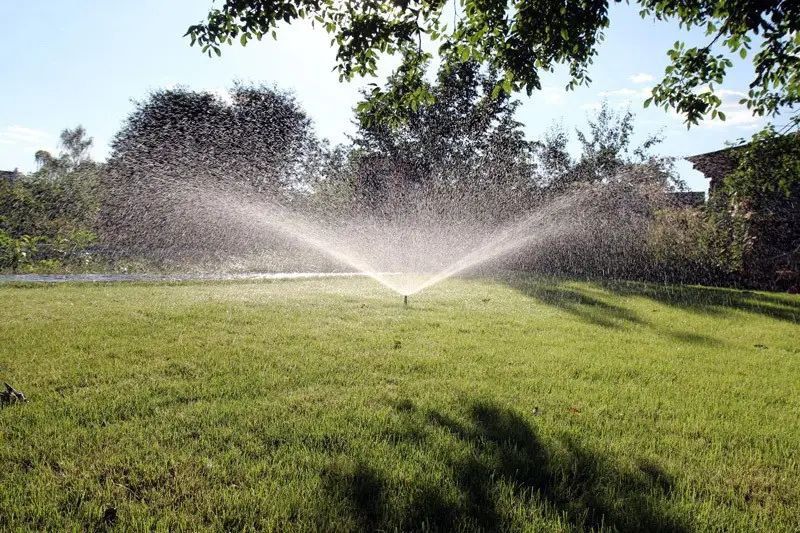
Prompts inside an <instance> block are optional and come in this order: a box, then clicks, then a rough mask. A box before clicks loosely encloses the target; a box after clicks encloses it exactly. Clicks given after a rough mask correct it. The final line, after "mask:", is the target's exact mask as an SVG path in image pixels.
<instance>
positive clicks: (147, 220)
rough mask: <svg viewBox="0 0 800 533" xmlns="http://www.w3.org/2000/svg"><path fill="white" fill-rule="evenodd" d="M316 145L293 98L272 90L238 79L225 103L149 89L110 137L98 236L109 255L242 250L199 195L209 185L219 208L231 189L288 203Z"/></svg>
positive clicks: (203, 94) (191, 93)
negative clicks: (111, 252) (240, 82)
mask: <svg viewBox="0 0 800 533" xmlns="http://www.w3.org/2000/svg"><path fill="white" fill-rule="evenodd" d="M316 143H317V141H316V137H315V135H314V132H313V130H312V128H311V121H310V120H309V118H308V117H307V115H306V114H305V112H304V111H303V110H302V109H301V108H300V106H299V105H298V103H297V102H296V100H295V99H294V97H293V96H292V95H290V94H288V93H285V92H281V91H279V90H276V89H273V88H271V87H266V86H251V85H237V86H234V87H233V88H232V89H231V90H230V91H229V98H227V99H222V98H221V97H219V96H217V95H214V94H212V93H209V92H195V91H190V90H186V89H181V88H178V89H170V90H160V91H156V92H154V93H152V94H151V95H150V96H149V98H148V99H147V100H145V101H143V102H139V103H137V104H136V108H135V110H134V111H133V112H132V113H131V114H130V116H129V117H128V118H127V120H126V121H125V123H124V124H123V126H122V129H121V130H120V131H119V133H117V135H116V136H115V137H114V140H113V142H112V152H111V155H110V157H109V161H108V171H107V172H106V186H107V188H108V197H107V199H106V201H105V203H104V206H103V213H102V221H103V228H104V232H105V237H106V239H107V242H108V244H109V245H110V246H112V247H113V248H114V250H115V251H119V252H131V253H133V254H136V253H137V252H143V253H145V254H150V253H157V254H161V256H164V257H168V256H170V255H171V253H172V252H174V253H175V254H178V253H181V252H184V251H185V252H191V251H192V250H195V249H196V250H198V251H202V252H204V253H205V252H206V251H213V250H215V249H218V250H219V251H220V252H222V251H224V246H225V245H227V244H230V245H231V246H232V247H236V246H239V245H241V246H242V247H246V246H247V244H248V243H247V242H245V241H242V242H238V241H236V239H235V238H234V237H235V236H231V238H230V239H226V236H225V235H224V233H225V231H226V230H227V229H228V228H226V227H224V226H223V225H222V224H220V223H215V221H214V220H212V218H213V217H210V216H208V213H207V211H208V210H209V209H212V206H209V205H205V204H204V203H203V201H202V199H203V198H204V196H203V195H204V194H206V195H208V193H211V192H212V191H213V192H214V194H215V195H216V199H217V202H216V203H217V205H216V206H213V209H218V210H220V211H223V210H224V209H225V199H226V198H229V197H230V195H232V194H234V193H236V194H241V195H242V196H240V197H244V196H246V195H252V196H257V197H259V198H261V199H263V198H269V199H270V200H271V201H275V202H280V203H284V202H291V201H293V199H294V197H296V196H297V195H299V194H300V192H301V191H303V190H304V189H305V188H306V187H307V186H308V184H307V183H306V182H305V181H304V180H305V177H306V175H307V174H306V172H305V168H306V163H307V159H308V158H309V157H310V156H312V155H313V154H314V153H315V150H316V149H317V145H316ZM217 193H219V194H217ZM218 216H222V215H221V214H220V213H218Z"/></svg>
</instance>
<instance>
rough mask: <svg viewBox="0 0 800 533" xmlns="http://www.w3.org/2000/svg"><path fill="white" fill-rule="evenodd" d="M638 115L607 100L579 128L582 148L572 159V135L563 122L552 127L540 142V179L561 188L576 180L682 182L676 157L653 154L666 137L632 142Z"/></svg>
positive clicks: (667, 185)
mask: <svg viewBox="0 0 800 533" xmlns="http://www.w3.org/2000/svg"><path fill="white" fill-rule="evenodd" d="M635 118H636V117H635V115H634V114H633V113H632V112H631V111H630V110H625V111H620V112H615V111H614V110H613V109H612V108H611V107H610V106H609V104H608V102H603V103H602V105H601V106H600V109H599V110H598V111H597V114H596V115H595V116H594V117H590V118H589V119H588V120H587V129H586V131H583V130H581V129H577V130H576V134H577V138H578V142H579V144H580V147H581V152H580V154H579V155H578V157H577V159H573V158H572V156H570V154H569V152H568V151H567V143H568V141H569V137H568V136H567V133H566V132H565V131H564V129H563V128H562V127H561V126H556V127H554V128H551V129H550V131H548V132H547V133H546V134H545V137H544V139H543V140H542V141H540V142H538V143H537V147H536V155H537V159H538V162H539V168H538V171H539V172H540V182H541V183H543V184H545V185H547V186H550V187H552V188H554V189H557V190H560V189H563V188H564V187H565V186H568V185H570V184H573V183H594V184H599V183H610V182H613V181H616V182H620V181H622V182H628V184H631V185H645V186H653V187H654V188H655V189H656V190H659V191H661V192H665V191H667V190H670V189H673V188H678V189H681V188H682V187H683V182H682V181H680V179H679V178H678V176H677V175H676V174H675V172H674V171H673V166H672V163H673V161H672V159H671V158H669V157H659V156H656V155H654V154H653V153H652V148H653V147H654V146H656V145H658V144H659V143H660V142H661V141H662V138H661V137H660V136H659V135H657V134H650V135H648V136H647V137H645V139H644V141H643V142H642V143H641V144H639V145H632V141H633V133H634V126H635V124H634V122H635Z"/></svg>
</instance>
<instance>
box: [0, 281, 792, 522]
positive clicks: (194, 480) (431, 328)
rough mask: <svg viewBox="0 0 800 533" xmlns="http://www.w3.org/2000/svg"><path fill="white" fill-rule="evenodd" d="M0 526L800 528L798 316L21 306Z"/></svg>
mask: <svg viewBox="0 0 800 533" xmlns="http://www.w3.org/2000/svg"><path fill="white" fill-rule="evenodd" d="M0 299H2V301H3V302H4V305H3V307H2V310H0V339H2V342H0V378H3V379H6V380H8V381H10V382H11V383H12V384H13V385H14V386H15V387H17V388H19V389H20V390H22V391H24V392H25V393H26V394H27V395H28V396H29V398H30V401H29V402H28V403H27V404H22V405H13V406H7V407H4V408H2V409H0V439H2V440H0V443H2V445H0V464H2V465H3V466H2V468H0V486H2V487H3V490H0V524H2V525H3V526H4V527H10V528H12V529H13V528H23V529H54V530H58V529H92V528H101V527H106V526H111V525H117V526H119V527H120V528H122V529H149V528H151V527H159V528H170V529H177V528H184V529H188V530H195V529H202V528H213V529H220V528H224V529H246V528H257V529H275V530H286V529H306V530H312V529H313V530H320V529H328V530H330V529H333V530H352V529H357V528H366V529H395V528H398V529H406V530H409V529H411V530H414V529H423V528H426V527H427V528H432V529H440V530H450V529H495V528H507V529H530V530H537V529H555V530H559V529H560V530H570V529H582V528H596V529H600V528H609V529H614V528H616V529H620V530H690V529H701V530H703V529H715V528H728V529H762V530H772V531H775V530H792V529H793V528H795V527H796V524H798V523H800V509H799V508H798V506H797V503H796V502H797V501H800V481H798V480H799V479H800V466H798V462H797V460H796V457H797V456H798V455H800V444H799V443H800V429H798V424H797V421H796V416H797V412H798V408H800V392H798V389H797V383H798V381H800V343H798V338H800V327H799V326H798V319H800V299H798V298H797V297H794V296H787V295H775V294H767V293H743V292H738V291H728V290H719V289H709V288H701V287H683V288H681V287H661V286H652V285H642V284H610V283H609V284H590V283H578V282H569V281H562V282H559V281H542V280H534V279H528V278H520V279H515V280H511V281H485V280H451V281H448V282H446V283H444V284H442V285H438V286H435V287H433V288H431V289H430V290H428V291H424V292H422V293H420V294H418V295H415V296H413V297H412V298H411V300H410V306H409V307H407V308H406V307H404V306H403V304H402V299H401V297H399V296H398V295H396V294H394V293H391V292H389V291H387V290H385V289H383V288H382V287H380V286H378V285H377V284H375V283H374V282H372V281H370V280H368V279H325V280H302V281H282V282H257V283H240V282H235V283H176V284H108V285H103V284H100V285H60V286H54V287H43V286H35V287H11V286H4V287H0Z"/></svg>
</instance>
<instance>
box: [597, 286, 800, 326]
mask: <svg viewBox="0 0 800 533" xmlns="http://www.w3.org/2000/svg"><path fill="white" fill-rule="evenodd" d="M598 284H599V285H600V286H601V287H602V288H603V289H605V290H607V291H608V292H610V293H612V294H615V295H618V296H640V297H644V298H649V299H651V300H655V301H657V302H660V303H662V304H666V305H669V306H672V307H677V308H679V309H685V310H691V311H694V312H700V313H706V314H711V315H723V314H726V313H729V312H731V311H736V310H739V311H746V312H748V313H753V314H758V315H763V316H767V317H770V318H775V319H778V320H784V321H786V322H794V323H797V322H800V299H798V298H797V297H792V296H790V295H788V294H769V293H758V292H752V291H744V290H734V289H720V288H714V287H698V286H687V285H657V284H654V283H640V282H624V281H616V282H615V281H601V282H599V283H598Z"/></svg>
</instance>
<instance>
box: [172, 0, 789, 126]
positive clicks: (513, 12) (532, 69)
mask: <svg viewBox="0 0 800 533" xmlns="http://www.w3.org/2000/svg"><path fill="white" fill-rule="evenodd" d="M609 3H610V1H609V0H565V1H560V2H556V1H553V0H518V1H516V2H513V3H511V4H509V3H508V2H505V1H501V0H486V1H481V2H477V1H475V0H458V1H457V2H455V3H454V8H455V9H454V12H453V14H452V18H451V16H450V15H449V14H446V13H444V8H445V6H446V5H447V3H446V2H445V0H367V1H364V2H336V1H334V0H224V2H223V4H222V6H221V7H220V8H214V9H212V10H211V11H210V12H209V14H208V17H207V19H206V20H204V21H202V22H200V23H199V24H195V25H192V26H190V27H189V28H188V30H187V32H186V36H188V37H189V38H190V39H191V43H192V45H194V44H197V45H199V46H200V47H201V49H202V50H203V51H204V52H206V53H208V54H209V55H211V54H212V53H215V54H217V55H220V54H221V46H222V45H223V44H231V43H233V42H234V40H236V41H238V42H239V43H240V44H242V45H246V44H247V43H248V41H250V40H252V39H261V38H262V37H263V36H265V35H270V34H271V35H272V36H273V37H276V31H275V30H276V29H277V28H278V26H279V25H280V24H282V23H286V24H289V23H291V22H292V21H294V20H296V19H311V20H312V21H313V22H315V23H318V24H319V25H321V26H322V27H323V28H324V29H325V30H326V31H327V32H328V33H329V34H332V35H333V42H334V43H335V44H336V45H337V46H338V51H337V55H336V61H337V63H336V69H338V71H339V73H340V78H341V79H352V78H353V77H354V76H356V75H366V74H375V73H376V72H377V68H378V62H379V58H380V56H381V54H395V53H397V54H400V56H401V64H400V66H399V67H398V68H397V70H396V71H395V72H394V74H393V77H394V79H395V81H396V83H394V84H393V85H392V86H391V88H390V89H391V90H388V91H387V90H383V89H382V88H380V87H378V86H376V87H375V88H374V90H373V98H374V100H376V101H377V100H383V101H384V105H383V106H382V107H381V109H382V110H383V111H382V113H380V114H378V115H375V118H381V119H383V118H385V117H387V116H388V117H389V118H392V117H394V116H396V112H393V111H392V110H395V111H396V110H398V109H400V110H402V109H404V108H410V109H413V108H416V107H417V106H419V105H421V104H424V103H426V102H429V101H430V99H431V96H432V95H431V92H430V89H429V88H428V87H427V86H426V84H425V83H424V74H425V71H426V67H427V64H428V60H429V59H430V58H431V57H432V54H431V53H430V52H428V51H426V50H424V48H423V46H422V43H423V36H424V37H425V40H426V42H427V41H430V42H432V43H435V44H438V53H439V55H440V56H441V57H442V59H443V61H444V62H445V63H446V64H448V65H455V64H458V63H463V62H465V61H476V62H478V63H479V64H481V65H483V66H488V67H490V68H492V69H495V70H496V71H497V72H498V73H499V74H500V76H499V77H498V79H497V81H496V83H495V86H494V89H493V93H494V94H495V95H498V94H500V93H505V94H509V93H511V92H512V91H516V90H520V89H523V88H524V89H525V90H526V91H527V92H528V94H530V93H531V92H532V91H534V90H536V89H541V73H542V72H549V71H552V70H553V69H554V67H555V66H556V65H562V64H563V65H566V66H567V67H568V68H569V72H570V75H571V79H570V82H569V84H568V88H574V87H576V86H578V85H587V84H589V83H590V82H591V78H590V77H589V76H588V69H589V66H590V65H591V64H592V62H593V60H594V57H595V56H596V55H597V49H598V45H599V43H600V42H601V41H602V40H603V38H604V32H605V30H606V28H607V27H608V25H609V12H608V9H609ZM634 3H635V4H636V5H638V8H639V13H640V15H641V16H642V17H643V18H654V19H656V20H665V21H671V22H677V23H678V26H679V27H681V28H683V29H690V28H694V27H700V28H703V29H704V30H705V32H706V34H707V35H708V42H707V44H706V45H704V46H699V47H687V46H686V45H685V44H684V43H682V42H680V41H678V42H676V43H675V45H674V47H673V48H672V49H671V50H669V51H668V56H669V59H670V64H669V66H668V67H667V68H666V70H665V73H664V78H663V79H662V80H661V82H660V83H659V84H658V85H656V87H655V88H654V89H653V92H652V96H651V97H650V98H648V99H647V100H646V101H645V104H646V105H649V104H650V103H655V104H656V105H659V106H663V107H665V108H674V109H675V110H676V111H678V112H679V113H681V114H683V115H684V117H685V119H686V122H687V124H688V125H691V124H697V123H698V121H699V120H701V119H703V118H704V117H706V116H707V115H711V116H712V118H714V117H719V118H721V119H723V120H724V119H725V115H724V114H723V113H722V112H720V111H719V107H720V105H721V101H720V99H719V97H718V96H717V95H716V94H715V93H714V86H715V85H719V84H720V83H722V82H723V80H724V79H725V77H726V75H727V72H728V70H729V69H730V67H731V66H732V62H731V59H730V56H731V55H732V54H738V55H740V56H741V57H743V58H745V57H747V55H748V54H752V62H753V67H754V70H755V75H754V78H753V80H752V82H751V84H750V92H749V93H748V96H747V97H745V98H744V99H743V100H742V103H744V104H746V105H747V106H748V108H750V109H752V110H753V112H754V113H756V114H759V115H775V114H776V113H778V112H779V111H780V110H781V109H782V108H787V107H789V108H791V107H792V106H794V105H796V104H798V103H800V39H798V38H797V35H798V34H799V33H798V32H800V3H798V2H796V1H793V0H776V1H771V2H770V1H763V0H635V1H634ZM451 20H452V23H451ZM756 38H757V39H758V40H759V41H760V43H759V45H758V51H757V52H755V53H753V51H752V50H751V48H752V46H753V43H754V40H755V39H756ZM797 119H798V117H797V116H796V115H795V117H794V119H793V120H794V123H795V125H797V124H798V122H797Z"/></svg>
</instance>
